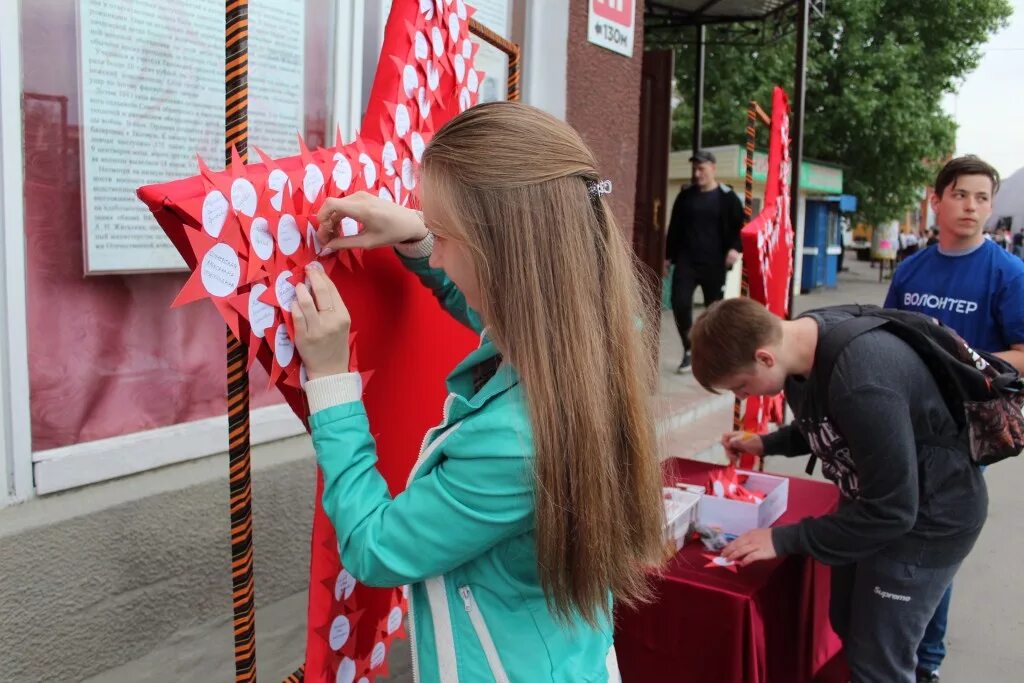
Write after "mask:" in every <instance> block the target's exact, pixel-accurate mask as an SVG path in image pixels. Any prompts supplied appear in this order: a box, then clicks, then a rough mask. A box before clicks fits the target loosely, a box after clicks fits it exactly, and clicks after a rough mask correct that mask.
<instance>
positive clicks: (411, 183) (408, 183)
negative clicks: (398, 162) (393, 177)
mask: <svg viewBox="0 0 1024 683" xmlns="http://www.w3.org/2000/svg"><path fill="white" fill-rule="evenodd" d="M402 184H403V185H405V189H407V190H411V189H413V188H414V187H416V167H415V166H413V163H412V159H410V158H409V157H406V158H405V159H402Z"/></svg>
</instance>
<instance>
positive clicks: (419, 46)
mask: <svg viewBox="0 0 1024 683" xmlns="http://www.w3.org/2000/svg"><path fill="white" fill-rule="evenodd" d="M429 50H430V46H429V45H428V44H427V37H426V36H425V35H423V31H417V32H416V59H418V60H420V61H421V62H422V61H423V60H424V59H426V58H427V53H428V51H429Z"/></svg>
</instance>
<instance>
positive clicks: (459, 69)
mask: <svg viewBox="0 0 1024 683" xmlns="http://www.w3.org/2000/svg"><path fill="white" fill-rule="evenodd" d="M465 77H466V60H465V59H464V58H463V57H462V55H455V80H457V81H458V82H459V84H460V85H461V84H462V79H463V78H465Z"/></svg>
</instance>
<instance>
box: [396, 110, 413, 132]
mask: <svg viewBox="0 0 1024 683" xmlns="http://www.w3.org/2000/svg"><path fill="white" fill-rule="evenodd" d="M411 127H412V121H411V120H410V119H409V109H408V107H406V106H405V105H404V104H399V105H398V106H397V107H395V132H396V133H398V137H400V138H404V137H405V136H406V135H408V133H409V129H410V128H411Z"/></svg>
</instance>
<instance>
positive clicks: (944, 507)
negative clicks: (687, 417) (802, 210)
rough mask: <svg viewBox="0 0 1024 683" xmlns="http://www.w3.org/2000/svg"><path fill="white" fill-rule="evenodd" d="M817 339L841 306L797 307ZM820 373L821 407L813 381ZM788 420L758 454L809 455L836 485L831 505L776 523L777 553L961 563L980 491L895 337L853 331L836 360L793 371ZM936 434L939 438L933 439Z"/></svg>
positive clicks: (941, 410) (983, 501)
mask: <svg viewBox="0 0 1024 683" xmlns="http://www.w3.org/2000/svg"><path fill="white" fill-rule="evenodd" d="M805 315H807V316H809V317H811V318H813V319H814V320H815V321H816V322H817V323H818V327H819V336H818V339H819V342H820V340H821V338H822V336H823V335H824V334H826V333H827V332H828V331H829V330H830V329H831V328H832V327H833V326H834V325H835V324H836V323H837V322H839V321H841V320H844V319H846V318H848V317H849V314H844V313H840V312H837V311H830V310H828V309H821V310H819V311H812V312H809V313H807V314H805ZM822 381H828V383H829V384H828V392H827V396H828V400H827V405H820V401H819V396H821V395H823V392H821V391H819V390H818V388H817V385H818V383H819V382H822ZM786 399H787V402H788V403H789V405H790V407H791V408H792V409H793V414H794V421H793V424H792V425H789V426H787V427H783V428H782V429H780V430H779V431H777V432H775V433H773V434H770V435H768V436H766V437H765V438H764V446H765V453H767V454H779V455H787V456H795V455H804V454H806V453H808V452H813V453H814V454H815V455H816V456H818V458H819V459H820V460H821V463H822V471H823V473H824V474H825V476H826V477H827V478H828V479H830V480H831V481H833V482H835V483H836V484H837V485H838V486H839V488H840V491H841V492H842V494H843V496H842V499H841V501H840V505H839V509H838V510H837V511H836V512H834V513H832V514H830V515H826V516H824V517H818V518H807V519H804V520H802V521H801V522H799V523H797V524H792V525H788V526H783V527H777V528H775V529H774V530H773V532H772V541H773V543H774V545H775V550H776V552H778V553H779V554H804V555H810V556H812V557H814V558H815V559H817V560H819V561H821V562H824V563H825V564H831V565H840V564H848V563H852V562H856V561H858V560H860V559H863V558H865V557H868V556H870V555H873V554H875V553H879V552H881V553H883V554H885V555H887V556H889V557H892V558H893V559H896V560H899V561H902V562H908V563H912V564H918V565H921V566H929V567H941V566H947V565H951V564H955V563H958V562H960V561H961V560H963V558H964V557H966V556H967V554H968V553H969V552H970V550H971V548H972V547H973V546H974V542H975V540H977V537H978V534H979V533H980V532H981V528H982V525H983V524H984V523H985V518H986V515H987V511H988V492H987V489H986V488H985V481H984V479H983V478H982V476H981V471H980V470H979V469H978V468H977V467H976V466H975V465H974V464H973V463H972V461H971V460H970V456H969V455H968V452H967V448H966V445H956V444H955V443H954V442H956V441H958V440H959V438H958V428H957V425H956V423H955V421H954V420H953V417H952V416H951V415H950V413H949V409H948V408H947V407H946V404H945V402H944V401H943V399H942V395H941V393H940V392H939V388H938V385H937V384H936V383H935V379H934V378H933V377H932V374H931V373H930V372H929V371H928V369H927V367H926V366H925V364H924V362H923V361H922V360H921V358H920V357H919V356H918V355H917V353H915V352H914V350H913V349H911V348H910V347H909V346H908V345H907V344H906V343H904V342H903V341H901V340H900V339H899V338H898V337H896V336H894V335H892V334H890V333H889V332H885V331H883V330H873V331H870V332H867V333H865V334H862V335H860V336H859V337H857V338H855V339H854V340H853V341H852V342H850V344H849V345H848V346H847V347H846V348H845V349H844V350H843V351H842V352H841V353H840V355H839V357H838V359H837V361H836V364H835V367H834V368H819V367H817V366H816V367H815V369H814V370H813V371H812V372H811V374H810V376H809V377H807V378H802V377H795V376H794V377H789V378H788V379H787V381H786ZM935 442H939V443H942V442H946V443H942V445H933V444H935Z"/></svg>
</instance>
